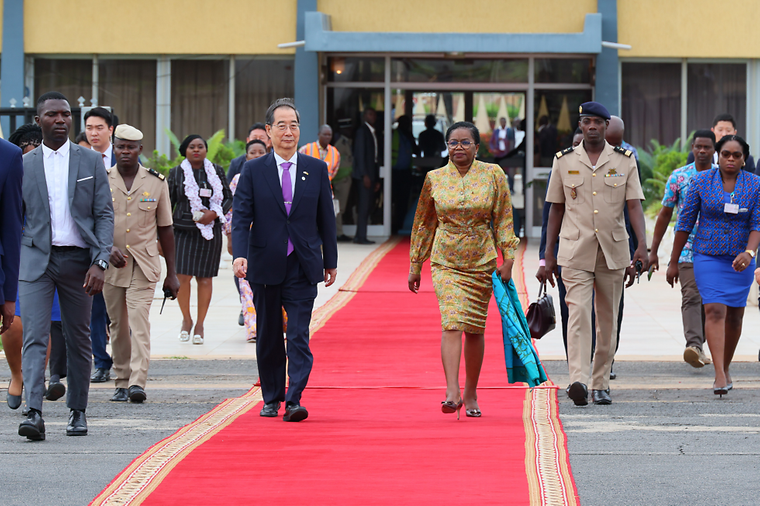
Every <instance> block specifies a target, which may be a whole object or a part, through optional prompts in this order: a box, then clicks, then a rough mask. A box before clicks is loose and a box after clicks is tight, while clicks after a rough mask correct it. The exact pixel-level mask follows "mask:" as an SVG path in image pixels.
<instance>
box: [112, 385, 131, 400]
mask: <svg viewBox="0 0 760 506" xmlns="http://www.w3.org/2000/svg"><path fill="white" fill-rule="evenodd" d="M111 400H112V401H114V402H127V401H128V400H129V395H128V394H127V389H126V388H117V389H116V390H115V391H114V393H113V397H111Z"/></svg>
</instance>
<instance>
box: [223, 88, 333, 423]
mask: <svg viewBox="0 0 760 506" xmlns="http://www.w3.org/2000/svg"><path fill="white" fill-rule="evenodd" d="M299 121H300V116H299V114H298V111H297V110H296V107H295V105H294V104H293V102H292V100H290V99H286V98H281V99H277V100H276V101H275V102H274V103H273V104H272V105H271V106H269V109H268V110H267V116H266V123H267V124H266V127H267V133H268V134H269V137H270V138H271V139H272V148H273V149H272V152H270V153H269V154H268V155H266V156H263V157H261V158H257V159H254V160H250V161H248V162H246V163H245V165H244V168H243V170H242V171H241V175H240V181H239V182H238V186H237V191H236V192H235V199H234V203H233V209H234V212H233V213H232V247H233V253H234V255H233V256H234V257H235V261H234V263H233V269H234V271H235V275H236V276H237V277H239V278H243V277H245V278H246V279H247V280H248V282H249V283H250V284H251V289H252V290H253V304H254V306H255V307H256V318H257V319H256V355H257V357H258V366H259V378H260V380H261V392H262V395H263V397H264V408H263V409H262V410H261V413H260V414H261V416H265V417H276V416H277V414H278V411H279V409H280V403H281V402H283V401H284V402H285V415H284V416H283V420H285V421H286V422H300V421H301V420H304V419H305V418H306V417H307V416H309V414H308V412H307V411H306V408H304V407H303V406H301V394H302V392H303V390H304V388H306V383H307V382H308V380H309V373H310V372H311V367H312V363H313V361H314V359H313V357H312V354H311V350H310V349H309V323H310V322H311V311H312V309H313V307H314V299H315V298H316V296H317V283H319V282H320V281H324V282H325V286H330V285H332V284H333V283H334V282H335V277H336V275H337V272H338V270H337V265H338V243H337V240H336V232H335V213H334V211H333V204H332V192H331V190H330V178H329V176H328V173H327V165H326V164H325V162H323V161H321V160H318V159H316V158H312V157H310V156H306V155H302V154H299V153H298V139H299V137H300V130H299ZM249 261H250V266H251V269H250V270H249V269H248V265H249ZM282 308H284V309H285V312H286V313H287V315H288V330H287V338H288V347H287V351H286V350H285V344H284V342H283V339H282V323H283V322H282ZM286 361H287V364H288V371H287V375H288V378H289V379H290V384H289V387H288V389H287V394H286V392H285V364H286Z"/></svg>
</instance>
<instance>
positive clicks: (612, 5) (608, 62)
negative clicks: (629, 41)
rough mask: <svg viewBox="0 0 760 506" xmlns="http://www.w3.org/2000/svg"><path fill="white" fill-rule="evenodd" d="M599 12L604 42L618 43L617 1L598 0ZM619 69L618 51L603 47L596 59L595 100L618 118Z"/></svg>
mask: <svg viewBox="0 0 760 506" xmlns="http://www.w3.org/2000/svg"><path fill="white" fill-rule="evenodd" d="M597 11H598V12H599V14H601V15H602V40H604V41H607V42H617V41H618V40H617V35H618V30H617V0H597ZM618 67H619V60H618V50H617V49H611V48H607V47H603V48H602V52H601V53H599V56H597V57H596V88H595V90H594V100H596V101H597V102H600V103H602V104H604V105H605V106H606V107H607V109H608V110H609V111H610V114H613V115H616V116H617V115H620V101H619V96H618V88H619V78H620V77H619V76H620V74H619V68H618ZM623 121H625V118H623Z"/></svg>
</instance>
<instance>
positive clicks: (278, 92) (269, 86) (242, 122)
mask: <svg viewBox="0 0 760 506" xmlns="http://www.w3.org/2000/svg"><path fill="white" fill-rule="evenodd" d="M293 94H294V90H293V60H292V59H283V60H243V59H238V60H235V136H236V137H237V138H238V139H245V138H246V137H247V136H248V129H249V128H250V127H251V125H253V124H254V123H258V122H261V123H263V122H264V120H265V119H266V112H267V108H268V107H269V104H271V103H272V102H274V101H275V99H277V98H280V97H292V96H293Z"/></svg>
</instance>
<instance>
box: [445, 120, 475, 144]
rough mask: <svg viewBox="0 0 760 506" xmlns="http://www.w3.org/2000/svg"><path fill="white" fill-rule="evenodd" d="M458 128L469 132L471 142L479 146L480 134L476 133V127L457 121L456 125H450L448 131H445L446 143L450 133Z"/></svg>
mask: <svg viewBox="0 0 760 506" xmlns="http://www.w3.org/2000/svg"><path fill="white" fill-rule="evenodd" d="M459 128H466V129H467V130H469V131H470V134H472V140H474V141H475V144H480V132H479V131H478V127H476V126H475V125H473V124H472V123H470V122H469V121H457V122H456V123H454V124H453V125H451V126H450V127H449V129H448V130H446V142H449V137H451V132H453V131H454V130H457V129H459Z"/></svg>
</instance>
